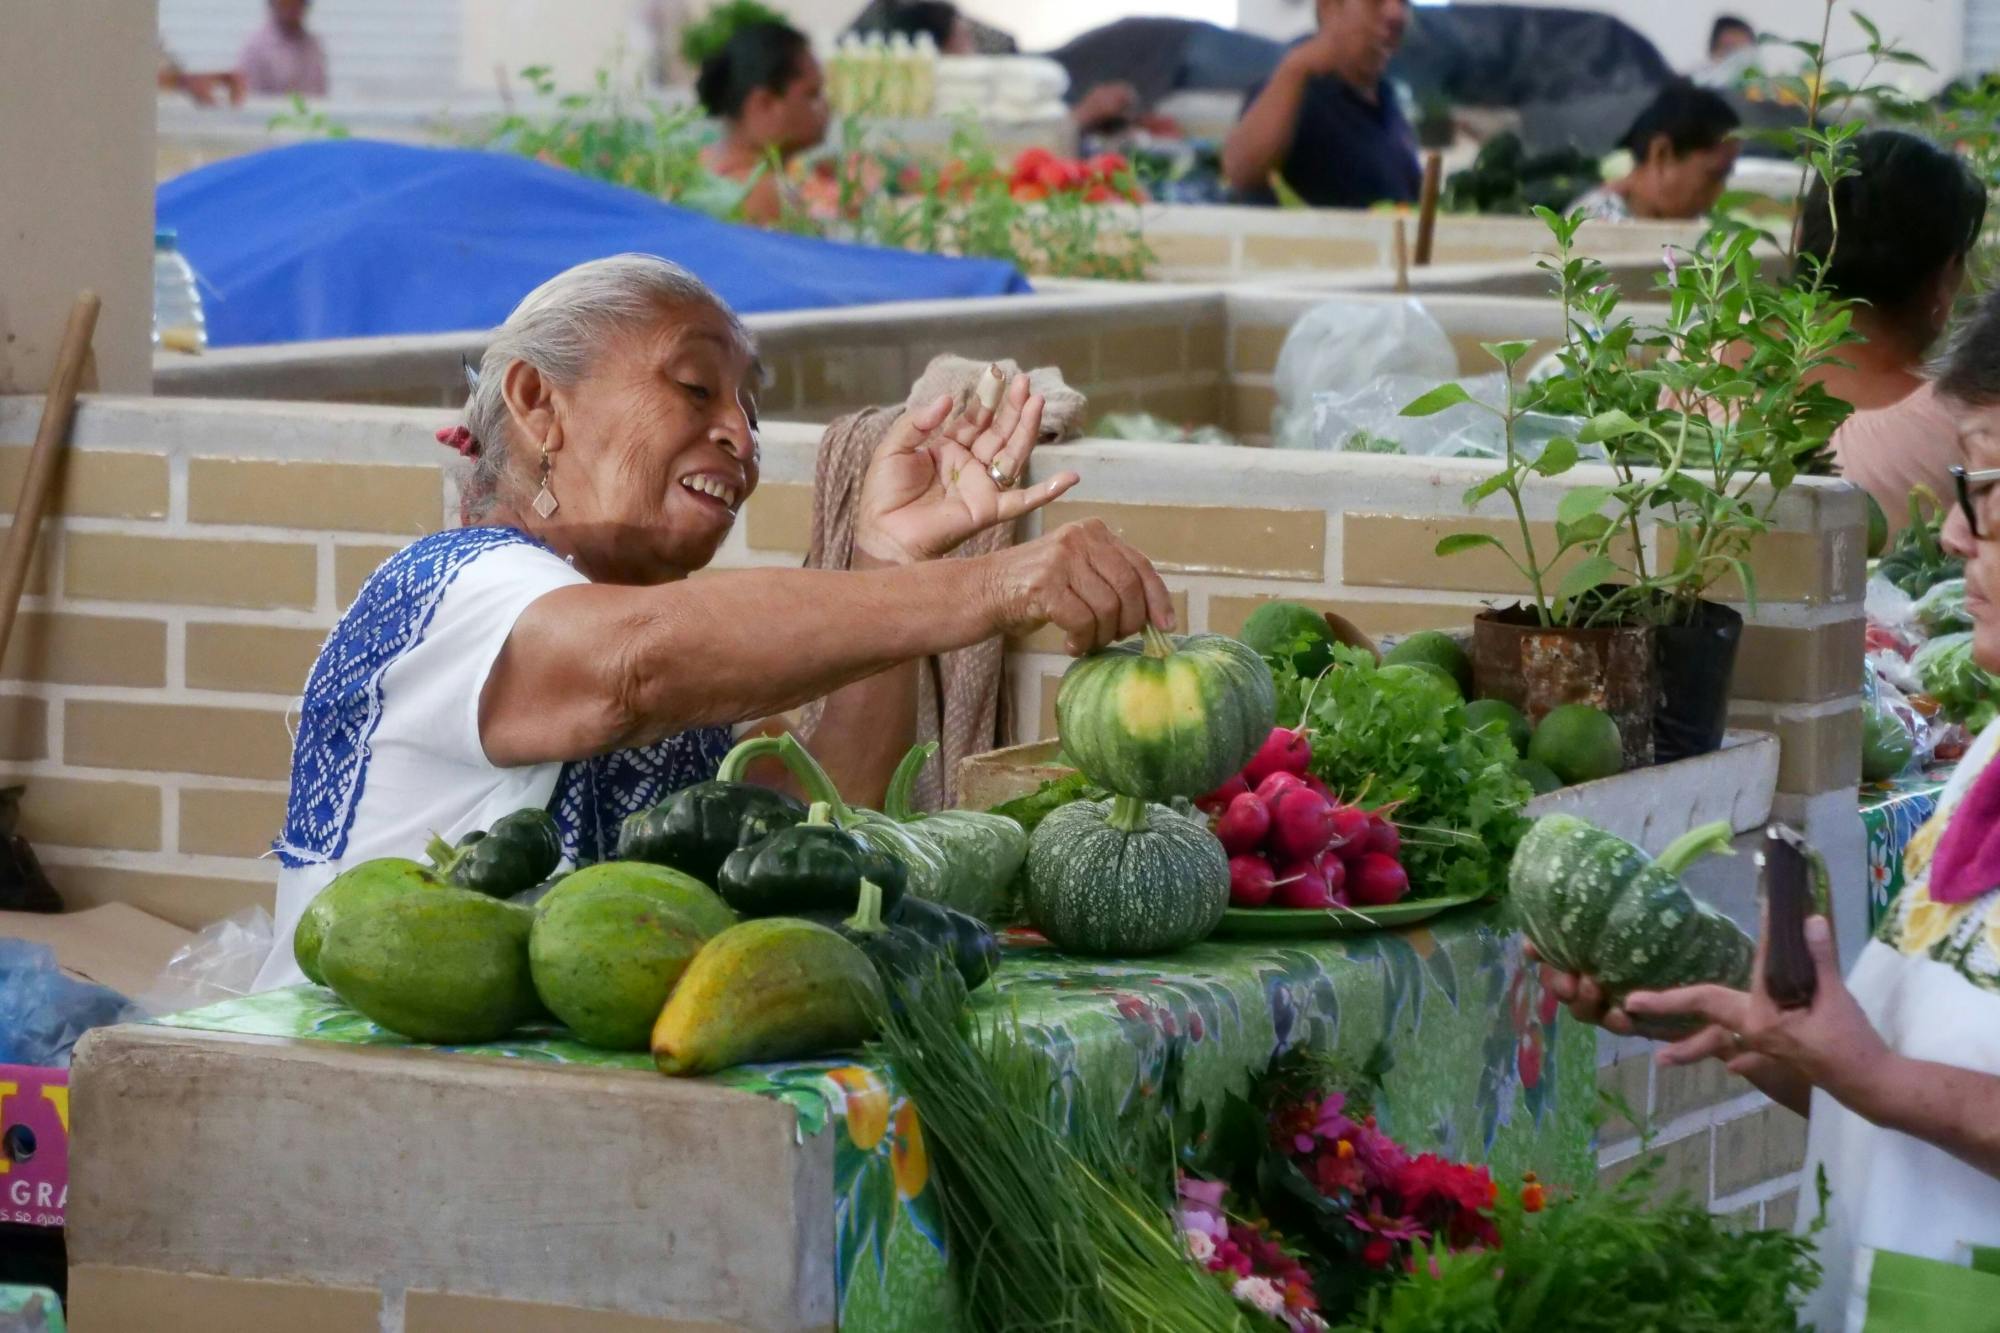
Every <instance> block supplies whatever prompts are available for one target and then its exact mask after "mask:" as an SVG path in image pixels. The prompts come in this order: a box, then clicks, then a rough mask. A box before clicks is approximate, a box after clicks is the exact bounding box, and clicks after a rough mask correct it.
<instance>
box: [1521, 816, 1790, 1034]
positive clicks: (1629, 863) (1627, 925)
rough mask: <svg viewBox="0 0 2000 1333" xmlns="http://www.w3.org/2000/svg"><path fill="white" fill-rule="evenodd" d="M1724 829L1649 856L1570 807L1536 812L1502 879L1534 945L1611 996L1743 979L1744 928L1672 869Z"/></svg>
mask: <svg viewBox="0 0 2000 1333" xmlns="http://www.w3.org/2000/svg"><path fill="white" fill-rule="evenodd" d="M1729 837H1730V829H1729V825H1728V824H1726V823H1719V824H1709V825H1705V826H1704V827H1702V828H1698V829H1695V830H1694V831H1692V832H1690V833H1687V834H1684V835H1682V836H1681V837H1680V838H1678V839H1676V840H1675V841H1674V842H1673V843H1672V844H1671V845H1670V846H1668V847H1667V849H1666V850H1665V851H1663V852H1661V853H1660V855H1659V857H1658V858H1657V859H1654V858H1650V857H1648V856H1647V855H1646V854H1645V853H1644V852H1643V851H1641V850H1640V849H1639V848H1637V847H1635V846H1633V845H1632V844H1631V843H1629V842H1627V841H1625V840H1624V839H1623V838H1621V837H1618V836H1617V835H1616V834H1613V833H1607V832H1605V831H1604V830H1603V829H1600V828H1597V827H1595V826H1593V825H1591V824H1588V823H1585V822H1584V821H1583V820H1581V819H1578V818H1577V817H1576V816H1574V815H1545V816H1543V817H1542V818H1541V819H1538V820H1536V821H1535V825H1534V827H1533V828H1531V829H1529V830H1528V832H1527V835H1526V836H1525V837H1523V838H1522V839H1521V845H1520V847H1519V848H1518V849H1516V851H1515V853H1514V864H1513V868H1512V870H1511V871H1510V872H1509V876H1508V888H1509V891H1510V893H1511V898H1512V902H1513V904H1514V908H1515V910H1516V912H1518V913H1519V915H1520V918H1521V927H1522V930H1523V931H1524V932H1526V934H1527V936H1528V938H1529V939H1530V940H1532V941H1533V942H1534V945H1535V951H1536V952H1537V953H1539V954H1541V956H1542V957H1543V958H1544V959H1546V960H1547V961H1548V962H1549V963H1550V964H1551V965H1553V966H1555V967H1557V968H1560V969H1562V970H1563V971H1566V972H1582V973H1587V974H1589V975H1591V976H1594V977H1596V978H1597V979H1598V981H1599V982H1601V983H1602V984H1603V985H1604V986H1605V987H1606V988H1607V989H1608V990H1610V991H1611V992H1612V993H1613V994H1614V995H1623V994H1625V993H1626V992H1628V991H1633V990H1642V989H1643V990H1663V989H1666V988H1669V987H1673V986H1688V985H1693V984H1696V983H1698V982H1715V983H1719V984H1721V985H1725V986H1734V987H1737V988H1739V989H1740V988H1744V987H1747V986H1748V985H1749V982H1750V961H1751V957H1752V955H1753V953H1754V952H1755V950H1754V948H1753V946H1752V945H1751V943H1750V937H1749V936H1747V935H1745V934H1744V933H1743V931H1742V929H1741V928H1739V927H1738V926H1737V925H1736V923H1735V922H1733V921H1731V920H1730V919H1729V918H1728V917H1726V916H1724V915H1722V914H1721V913H1720V912H1718V911H1716V910H1715V909H1714V908H1712V907H1710V906H1708V905H1707V904H1706V903H1702V902H1698V901H1696V899H1695V897H1694V895H1692V894H1690V893H1689V892H1688V891H1687V888H1686V887H1685V886H1684V885H1683V884H1682V883H1681V881H1680V874H1681V872H1682V871H1683V870H1684V869H1686V868H1687V867H1688V866H1689V865H1692V864H1693V863H1694V862H1695V861H1696V860H1698V859H1700V858H1701V857H1702V856H1703V855H1705V854H1707V853H1709V852H1714V851H1725V850H1727V849H1728V846H1729Z"/></svg>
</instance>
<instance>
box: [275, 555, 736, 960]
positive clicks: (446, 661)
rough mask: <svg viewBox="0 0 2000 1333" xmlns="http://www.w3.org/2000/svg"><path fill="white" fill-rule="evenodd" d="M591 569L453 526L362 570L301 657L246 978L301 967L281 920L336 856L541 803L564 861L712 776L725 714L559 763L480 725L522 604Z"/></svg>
mask: <svg viewBox="0 0 2000 1333" xmlns="http://www.w3.org/2000/svg"><path fill="white" fill-rule="evenodd" d="M584 582H587V580H586V579H585V578H584V577H583V575H581V574H579V573H577V572H576V570H574V569H572V568H571V567H570V566H569V565H568V564H566V563H565V562H564V561H563V560H562V559H561V558H559V557H558V556H557V555H556V554H555V553H554V552H553V551H551V550H549V549H548V548H547V547H546V546H543V545H542V544H540V543H539V542H536V541H535V540H533V539H532V538H530V537H528V536H527V535H526V534H525V533H522V532H519V531H517V530H515V529H512V528H491V527H485V528H454V529H450V530H448V531H445V532H440V533H435V534H433V535H432V536H429V537H425V538H423V539H422V540H420V541H417V542H415V543H413V544H412V545H410V546H408V547H405V548H404V549H403V550H401V551H399V552H397V553H396V554H395V555H393V556H391V557H390V558H389V559H388V560H386V561H385V562H383V564H382V566H381V568H379V569H377V570H376V571H375V572H374V573H373V574H372V575H370V576H369V578H368V582H367V583H366V584H364V585H363V586H362V589H361V592H360V594H359V595H358V596H357V597H356V598H355V600H354V605H352V606H351V607H349V608H348V609H347V612H346V614H344V615H343V616H342V617H341V619H340V623H339V624H338V625H336V626H335V627H334V630H333V633H332V634H331V635H330V636H329V637H328V639H327V641H326V644H325V646H324V647H322V648H321V649H320V655H319V658H318V660H317V661H316V662H314V664H313V669H312V674H311V676H310V677H309V678H308V680H307V683H306V690H305V697H304V700H303V703H302V705H301V712H300V718H299V729H298V736H297V739H296V740H295V742H294V745H293V751H292V789H291V797H290V800H289V802H288V804H287V807H286V814H285V827H284V831H283V833H282V834H281V835H280V836H279V838H278V840H277V842H276V843H275V844H274V846H275V850H276V851H277V854H278V857H279V860H280V862H281V864H282V866H283V869H282V870H281V871H280V873H279V876H278V903H277V907H278V910H277V923H276V925H277V930H276V934H275V936H274V945H273V948H272V951H271V954H270V957H269V958H268V959H266V960H265V963H264V967H263V969H262V971H261V972H260V973H259V974H258V978H257V988H258V989H260V990H262V989H268V988H270V987H273V986H284V985H291V984H295V983H298V982H303V981H304V980H305V977H304V975H303V974H302V973H301V972H300V971H299V970H298V965H297V964H296V963H295V962H293V961H292V932H293V930H294V929H295V928H296V927H297V925H298V920H299V917H300V916H301V915H303V913H304V912H305V909H306V905H307V904H308V903H310V902H311V901H312V898H313V895H314V894H316V893H318V892H319V891H320V889H322V888H324V887H325V886H326V884H327V882H328V881H329V880H331V879H332V878H333V877H334V876H335V875H337V874H339V873H340V872H341V871H342V870H344V869H346V868H347V867H348V866H351V865H355V864H357V863H359V862H361V861H366V860H370V859H372V858H374V857H379V856H406V857H418V856H420V855H421V854H422V850H423V847H424V845H425V843H426V842H427V841H428V840H429V838H430V836H431V835H432V834H433V833H436V834H438V835H440V836H442V837H443V838H445V839H446V840H447V841H450V842H456V841H457V840H458V839H459V838H460V837H461V836H463V835H464V834H466V833H468V832H470V831H471V830H473V829H481V828H485V827H487V826H488V825H490V824H491V823H492V822H493V821H494V820H496V819H498V818H500V817H501V816H502V815H506V814H510V813H512V812H513V811H516V810H521V809H526V808H529V807H535V806H539V807H546V808H547V809H548V810H549V811H550V813H551V814H553V815H554V816H555V820H556V825H557V827H558V828H559V829H560V830H561V833H562V844H563V854H564V857H565V859H566V860H567V861H568V862H569V863H570V864H579V863H583V862H589V861H596V860H602V859H604V858H606V857H608V856H610V855H611V854H612V852H613V851H614V849H615V848H616V846H617V841H618V825H619V824H620V822H621V821H622V820H623V819H624V818H625V816H626V815H628V814H631V813H632V812H634V811H636V810H641V809H644V808H646V807H648V806H650V805H653V804H654V803H656V802H657V801H658V800H659V799H660V798H661V797H663V796H665V795H666V794H667V793H668V792H671V791H675V790H677V789H679V788H681V787H684V786H686V785H688V784H689V783H692V782H699V781H702V780H703V779H706V778H710V777H713V776H714V775H715V770H716V767H717V765H719V764H720V763H721V760H722V756H723V754H724V753H726V752H727V750H728V748H729V742H730V731H729V729H728V728H726V727H712V728H701V729H697V730H693V731H688V732H683V733H682V734H680V735H678V736H674V737H670V738H669V739H667V740H665V741H662V742H660V743H659V744H657V745H653V746H648V747H643V748H639V749H632V750H620V751H615V752H613V753H611V754H606V755H600V756H598V757H596V758H593V759H584V760H578V761H574V762H571V763H567V764H561V763H545V764H527V765H522V766H518V767H512V768H502V767H499V766H497V765H495V764H493V763H491V762H490V761H488V759H487V758H486V753H485V750H484V748H483V747H482V746H481V744H480V740H479V695H480V691H481V689H482V688H483V686H484V685H485V682H486V677H487V675H488V673H489V672H490V671H491V670H492V668H493V663H494V661H495V660H496V659H497V658H498V657H499V655H500V649H501V648H502V647H503V646H504V645H505V644H506V642H507V636H508V635H509V634H510V633H511V632H512V631H513V628H514V622H515V620H516V619H518V618H519V616H520V614H521V612H523V611H524V610H526V609H527V607H528V606H529V604H530V603H532V602H534V601H535V600H536V599H537V598H539V597H541V596H543V595H544V594H546V593H549V592H552V591H554V590H555V589H557V588H565V587H571V586H574V585H576V584H579V583H584Z"/></svg>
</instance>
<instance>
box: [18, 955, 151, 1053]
mask: <svg viewBox="0 0 2000 1333" xmlns="http://www.w3.org/2000/svg"><path fill="white" fill-rule="evenodd" d="M131 1012H132V1004H131V1002H130V1001H129V1000H127V999H126V998H125V997H124V996H123V995H120V994H119V993H118V992H117V991H115V990H112V989H111V988H110V987H108V986H100V985H98V984H97V983H96V982H93V981H79V980H77V979H76V978H75V977H72V976H68V975H66V974H65V973H64V972H63V970H62V968H61V967H60V966H59V965H58V964H57V963H56V951H55V950H54V949H51V948H50V947H49V946H48V945H46V944H37V943H34V942H32V941H29V940H19V939H0V1065H41V1066H45V1067H52V1068H57V1069H66V1068H68V1067H69V1054H70V1050H71V1048H72V1047H74V1046H75V1045H76V1042H77V1038H79V1037H81V1036H82V1035H83V1034H84V1033H86V1032H88V1031H90V1029H92V1028H95V1027H103V1026H104V1025H106V1024H107V1023H117V1022H121V1021H123V1020H124V1019H125V1018H127V1017H128V1016H130V1015H131Z"/></svg>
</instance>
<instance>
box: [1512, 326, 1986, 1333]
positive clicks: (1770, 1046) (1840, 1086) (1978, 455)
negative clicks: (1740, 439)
mask: <svg viewBox="0 0 2000 1333" xmlns="http://www.w3.org/2000/svg"><path fill="white" fill-rule="evenodd" d="M1938 393H1939V397H1940V400H1941V401H1942V402H1943V403H1945V404H1946V405H1948V406H1949V407H1950V408H1951V410H1952V411H1953V412H1954V413H1955V415H1956V417H1957V422H1958V435H1959V443H1960V444H1961V446H1962V447H1963V449H1964V453H1965V464H1964V466H1963V467H1960V468H1956V469H1954V479H1955V481H1956V482H1957V488H1956V489H1957V495H1958V508H1957V510H1956V512H1954V514H1953V515H1952V517H1951V518H1950V520H1949V521H1948V522H1947V523H1946V525H1945V530H1944V540H1945V545H1946V546H1947V547H1949V548H1950V549H1951V550H1952V551H1953V552H1954V553H1956V554H1958V555H1961V556H1963V557H1965V559H1966V560H1967V562H1968V564H1967V566H1966V572H1965V579H1966V605H1967V607H1968V609H1969V610H1970V612H1971V614H1972V618H1973V622H1974V631H1973V651H1974V656H1975V658H1976V659H1977V661H1978V662H1979V665H1981V666H1982V667H1984V668H1986V669H1987V670H1988V671H2000V489H1996V484H2000V302H1996V301H1994V300H1990V299H1989V300H1988V302H1987V303H1986V305H1985V307H1984V308H1983V309H1982V310H1981V311H1980V313H1979V315H1978V316H1977V317H1976V318H1975V319H1974V321H1973V323H1972V325H1971V327H1970V328H1969V329H1967V330H1966V331H1965V334H1964V336H1963V337H1962V338H1961V339H1960V342H1959V344H1958V346H1957V348H1956V349H1955V350H1954V352H1953V354H1952V357H1951V361H1950V363H1949V365H1948V367H1947V368H1946V370H1945V373H1944V375H1943V376H1942V377H1941V378H1940V379H1939V380H1938ZM1996 753H2000V723H1995V724H1994V725H1993V726H1991V727H1988V728H1987V729H1986V731H1985V732H1984V733H1983V734H1981V735H1980V737H1979V738H1978V740H1977V741H1975V742H1974V743H1973V745H1972V748H1971V749H1970V750H1969V751H1968V752H1967V754H1966V756H1965V758H1964V760H1963V761H1962V762H1961V763H1960V764H1959V766H1958V770H1957V772H1956V773H1955V774H1954V775H1953V777H1952V780H1951V782H1950V784H1949V785H1948V786H1947V787H1946V788H1945V790H1944V793H1943V795H1942V796H1941V798H1940V800H1939V804H1938V811H1937V814H1936V816H1935V817H1933V818H1932V820H1931V821H1930V823H1928V824H1926V825H1925V826H1924V827H1923V829H1921V830H1920V831H1919V832H1918V834H1917V836H1916V838H1915V839H1914V840H1913V841H1912V842H1911V844H1910V847H1909V851H1908V855H1907V858H1906V861H1905V866H1906V870H1907V875H1908V887H1906V888H1905V889H1904V890H1903V892H1902V895H1901V897H1900V898H1898V900H1897V901H1896V903H1895V904H1894V905H1893V906H1892V908H1891V909H1890V914H1889V916H1888V918H1887V919H1886V920H1885V921H1884V922H1883V924H1882V927H1881V929H1880V930H1879V931H1878V932H1877V934H1876V936H1875V938H1874V939H1873V940H1871V941H1869V942H1868V944H1867V945H1866V946H1865V947H1864V948H1863V949H1862V951H1861V954H1860V957H1859V958H1858V959H1856V961H1855V964H1854V969H1853V971H1851V972H1850V973H1848V975H1847V977H1846V978H1845V980H1844V981H1843V979H1842V978H1841V975H1840V971H1839V966H1838V963H1837V961H1836V957H1835V953H1834V947H1833V941H1832V939H1831V937H1830V934H1829V931H1828V926H1827V922H1826V919H1825V918H1823V917H1813V918H1811V919H1810V920H1809V921H1808V922H1807V923H1806V940H1807V946H1808V948H1809V950H1810V952H1811V954H1812V957H1813V960H1814V962H1815V964H1816V965H1817V970H1818V974H1819V986H1818V993H1817V995H1816V996H1815V998H1814V1000H1813V1003H1812V1005H1811V1006H1810V1007H1809V1008H1805V1009H1794V1010H1782V1009H1779V1008H1777V1007H1776V1006H1775V1005H1773V1004H1772V1002H1771V1000H1770V998H1769V997H1768V996H1767V995H1765V994H1764V993H1763V991H1762V988H1761V984H1760V985H1759V987H1758V989H1755V990H1753V991H1751V992H1749V993H1745V992H1742V991H1735V990H1730V989H1727V988H1725V987H1721V986H1691V987H1686V988H1683V989H1680V990H1670V991H1661V992H1655V993H1645V992H1638V993H1634V994H1632V995H1628V996H1626V997H1625V1000H1624V1003H1623V1005H1622V1006H1620V1007H1615V1008H1614V1007H1610V1006H1608V1005H1607V1001H1606V996H1605V994H1604V992H1603V991H1602V989H1601V988H1600V987H1599V986H1598V985H1597V984H1596V982H1594V981H1593V980H1591V979H1590V978H1587V977H1577V976H1571V975H1566V974H1558V973H1554V972H1550V971H1548V970H1547V969H1544V972H1545V976H1544V980H1545V981H1546V983H1547V984H1548V985H1549V987H1550V988H1551V989H1552V990H1553V991H1554V992H1555V993H1556V994H1557V996H1559V997H1560V998H1561V999H1563V1000H1564V1001H1565V1002H1566V1003H1568V1004H1569V1005H1570V1008H1571V1011H1572V1012H1573V1013H1574V1014H1576V1016H1577V1017H1579V1018H1582V1019H1585V1020H1586V1021H1589V1022H1595V1023H1601V1024H1602V1025H1603V1026H1605V1027H1607V1028H1610V1029H1611V1030H1612V1031H1615V1032H1621V1033H1629V1032H1631V1031H1632V1019H1633V1018H1634V1017H1637V1018H1641V1019H1646V1018H1662V1017H1671V1016H1675V1015H1684V1016H1691V1017H1693V1018H1695V1019H1697V1020H1699V1021H1700V1022H1702V1023H1704V1024H1705V1025H1706V1026H1704V1027H1702V1028H1701V1030H1700V1031H1699V1032H1697V1033H1696V1034H1695V1035H1693V1036H1690V1037H1688V1038H1686V1039H1685V1040H1682V1041H1680V1042H1678V1043H1676V1044H1674V1045H1671V1046H1668V1047H1666V1048H1664V1049H1663V1050H1662V1051H1661V1052H1660V1055H1659V1061H1660V1063H1661V1064H1663V1065H1685V1064H1692V1063H1695V1062H1697V1061H1701V1060H1705V1059H1715V1060H1721V1061H1723V1062H1724V1063H1725V1064H1726V1065H1727V1066H1728V1068H1729V1069H1730V1070H1731V1071H1732V1072H1734V1073H1736V1074H1740V1075H1742V1076H1743V1077H1744V1078H1746V1079H1748V1080H1749V1081H1750V1082H1751V1083H1753V1084H1755V1085H1756V1086H1757V1087H1758V1088H1759V1089H1761V1090H1762V1091H1764V1092H1765V1093H1767V1094H1768V1095H1769V1096H1770V1097H1771V1098H1772V1099H1773V1100H1775V1101H1777V1102H1779V1103H1781V1104H1782V1105H1784V1106H1787V1107H1789V1108H1791V1109H1792V1110H1794V1111H1796V1112H1798V1113H1799V1114H1801V1115H1807V1116H1810V1117H1811V1124H1810V1128H1809V1130H1808V1148H1807V1160H1806V1171H1805V1176H1804V1180H1805V1184H1804V1187H1803V1189H1802V1191H1801V1194H1802V1197H1801V1200H1800V1206H1799V1216H1800V1220H1801V1222H1802V1223H1804V1224H1808V1225H1809V1224H1810V1223H1811V1222H1812V1221H1813V1219H1814V1218H1816V1217H1817V1216H1818V1213H1819V1209H1818V1207H1817V1204H1816V1200H1815V1197H1814V1196H1815V1182H1816V1180H1817V1179H1818V1176H1819V1173H1820V1171H1821V1170H1824V1173H1825V1180H1826V1186H1827V1190H1828V1195H1827V1210H1826V1227H1825V1229H1824V1230H1823V1231H1821V1232H1820V1233H1819V1251H1820V1260H1821V1263H1822V1264H1823V1266H1824V1268H1825V1279H1824V1282H1823V1285H1822V1286H1821V1289H1820V1291H1819V1292H1818V1294H1817V1296H1816V1297H1815V1298H1814V1304H1813V1305H1812V1306H1811V1307H1809V1309H1808V1310H1807V1316H1808V1318H1809V1319H1810V1320H1811V1322H1812V1323H1813V1325H1814V1326H1815V1327H1817V1328H1818V1329H1819V1330H1820V1333H1838V1331H1839V1330H1843V1329H1845V1330H1847V1331H1848V1333H1862V1331H1863V1330H1865V1331H1866V1333H1905V1331H1906V1330H1916V1329H1936V1330H1943V1329H1954V1330H1957V1329H1966V1330H1972V1329H1995V1328H2000V1264H1997V1263H1996V1262H1995V1260H1994V1258H1993V1255H1994V1251H1995V1250H1996V1248H2000V763H1996V762H1995V755H1996ZM1759 961H1760V966H1759V967H1758V969H1757V974H1758V975H1760V976H1761V973H1762V970H1763V969H1762V967H1761V958H1760V960H1759Z"/></svg>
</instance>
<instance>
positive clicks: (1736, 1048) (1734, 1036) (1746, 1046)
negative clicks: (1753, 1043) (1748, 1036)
mask: <svg viewBox="0 0 2000 1333" xmlns="http://www.w3.org/2000/svg"><path fill="white" fill-rule="evenodd" d="M1729 1043H1730V1053H1731V1054H1732V1055H1747V1054H1748V1053H1749V1051H1750V1043H1749V1042H1747V1041H1745V1040H1743V1034H1742V1033H1740V1032H1731V1033H1730V1034H1729Z"/></svg>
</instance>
